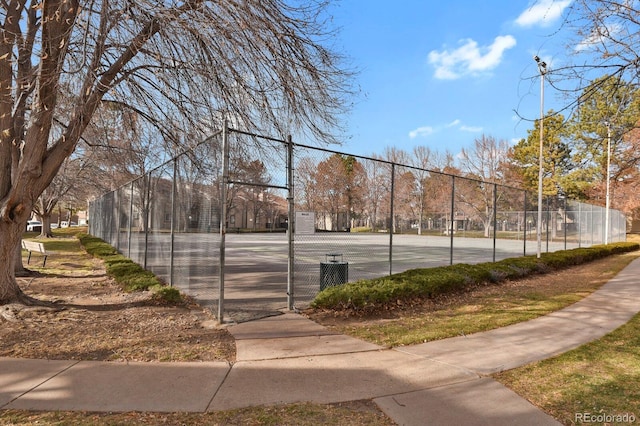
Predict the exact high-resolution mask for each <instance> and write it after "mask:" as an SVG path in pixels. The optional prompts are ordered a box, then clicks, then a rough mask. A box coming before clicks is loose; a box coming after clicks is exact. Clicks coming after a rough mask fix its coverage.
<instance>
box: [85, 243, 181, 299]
mask: <svg viewBox="0 0 640 426" xmlns="http://www.w3.org/2000/svg"><path fill="white" fill-rule="evenodd" d="M78 239H79V240H80V244H82V246H83V247H84V248H85V250H86V251H87V253H89V254H90V255H92V256H94V257H97V258H100V259H102V260H103V261H104V264H105V269H106V271H107V274H108V275H109V276H111V277H113V278H114V279H115V280H116V282H118V284H120V285H121V286H122V289H123V290H124V291H127V292H133V291H144V290H151V291H153V292H154V297H155V298H156V299H158V300H162V301H165V302H170V303H176V302H180V301H182V295H181V294H180V292H179V291H178V289H176V288H174V287H168V286H166V285H164V284H163V283H162V282H161V281H160V280H159V279H158V278H157V277H156V276H155V275H154V274H153V273H152V272H149V271H147V270H145V269H144V268H143V267H142V266H140V265H138V264H137V263H135V262H134V261H132V260H131V259H129V258H127V257H125V256H123V255H121V254H120V253H118V251H117V250H116V249H115V248H113V247H112V246H111V245H110V244H108V243H106V242H104V241H103V240H101V239H100V238H97V237H93V236H91V235H88V234H83V233H81V234H78Z"/></svg>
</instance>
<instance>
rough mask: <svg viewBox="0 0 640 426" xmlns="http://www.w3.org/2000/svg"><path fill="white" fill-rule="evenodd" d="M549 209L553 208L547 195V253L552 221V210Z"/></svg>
mask: <svg viewBox="0 0 640 426" xmlns="http://www.w3.org/2000/svg"><path fill="white" fill-rule="evenodd" d="M549 210H551V206H550V203H549V196H547V215H546V216H547V225H546V226H545V229H546V231H547V250H546V252H547V253H549V222H551V212H550V211H549Z"/></svg>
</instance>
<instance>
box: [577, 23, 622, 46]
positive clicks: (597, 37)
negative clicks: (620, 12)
mask: <svg viewBox="0 0 640 426" xmlns="http://www.w3.org/2000/svg"><path fill="white" fill-rule="evenodd" d="M621 32H622V27H621V26H620V25H619V24H613V25H611V26H609V27H606V26H600V27H598V28H597V29H596V30H594V31H592V33H591V35H589V37H586V38H584V39H583V40H582V41H581V42H580V43H578V44H577V45H576V47H575V48H574V50H576V51H578V52H580V51H584V50H589V49H591V48H592V47H594V46H598V45H603V44H606V43H607V42H609V41H610V40H611V38H612V37H614V36H616V35H618V34H620V33H621Z"/></svg>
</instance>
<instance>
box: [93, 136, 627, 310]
mask: <svg viewBox="0 0 640 426" xmlns="http://www.w3.org/2000/svg"><path fill="white" fill-rule="evenodd" d="M223 200H224V202H223ZM542 212H543V214H542V222H541V223H537V222H538V205H537V194H534V193H529V192H526V191H523V190H521V189H517V188H513V187H509V186H504V185H498V184H495V183H489V182H483V181H480V180H477V179H469V178H464V177H460V176H454V175H450V174H446V173H440V172H437V171H432V170H428V169H425V168H420V167H414V166H410V165H403V164H397V163H394V162H391V161H385V160H382V159H376V158H368V157H362V156H356V155H351V154H347V153H342V152H338V151H333V150H328V149H322V148H318V147H311V146H305V145H301V144H294V143H292V142H291V141H287V140H280V139H277V138H270V137H266V136H261V135H256V134H251V133H247V132H243V131H239V130H235V129H225V130H224V131H223V132H220V133H218V134H216V135H214V136H212V137H210V138H208V139H207V140H206V141H205V142H203V143H201V144H200V145H198V147H197V148H195V149H194V150H191V151H188V152H186V153H184V154H182V155H180V156H178V157H176V158H175V159H173V160H171V161H169V162H167V163H166V164H164V165H163V166H161V167H158V168H157V169H155V170H153V171H152V172H150V173H148V174H147V175H145V176H144V177H141V178H139V179H137V180H135V181H133V182H131V183H129V184H127V185H125V186H123V187H122V188H120V189H118V190H116V191H113V192H111V193H109V194H105V195H104V196H103V197H101V198H100V199H98V200H95V201H93V202H92V203H91V204H90V232H91V233H92V234H93V235H95V236H98V237H100V238H102V239H104V240H105V241H107V242H109V243H111V244H112V245H114V246H115V247H116V248H117V249H118V250H119V251H120V252H122V253H123V254H125V255H127V256H128V257H130V258H131V259H133V260H135V261H136V262H138V263H139V264H141V265H143V266H144V267H145V268H148V269H149V270H151V271H153V272H154V273H156V274H157V275H158V276H159V277H160V278H162V279H163V280H165V281H166V282H167V283H169V284H171V285H175V286H177V287H178V288H179V289H180V290H182V291H184V292H186V293H187V294H190V295H192V296H194V297H195V298H196V299H197V300H198V301H199V302H200V303H201V304H202V305H204V306H206V307H210V308H211V309H213V310H214V311H215V310H216V309H217V314H218V317H219V319H220V320H222V318H223V314H224V313H225V312H226V313H227V314H228V315H229V316H231V317H232V318H233V319H234V320H244V319H248V318H251V317H256V316H263V315H266V314H269V313H270V312H273V311H277V310H281V309H283V308H288V309H293V308H294V307H305V306H306V305H308V303H309V302H310V301H311V300H312V299H313V298H314V297H315V295H316V294H317V293H318V292H319V291H320V290H321V289H323V288H325V287H327V286H332V285H339V284H342V283H345V282H351V281H357V280H360V279H367V278H374V277H379V276H384V275H388V274H393V273H397V272H401V271H404V270H407V269H413V268H425V267H433V266H441V265H449V264H455V263H480V262H492V261H497V260H500V259H504V258H508V257H516V256H523V255H531V254H536V253H537V235H538V232H540V235H541V251H542V252H549V251H556V250H564V249H570V248H575V247H584V246H590V245H594V244H602V243H608V242H616V241H624V240H625V238H626V219H625V217H624V215H623V214H622V213H621V212H620V211H617V210H612V209H610V210H609V211H608V212H607V211H606V209H604V208H602V207H598V206H594V205H590V204H585V203H580V202H577V201H572V200H567V199H565V198H561V197H545V198H544V199H543V206H542ZM607 222H608V225H607V226H605V224H606V223H607ZM290 229H291V230H292V231H293V232H288V231H289V230H290ZM248 312H249V314H247V313H248Z"/></svg>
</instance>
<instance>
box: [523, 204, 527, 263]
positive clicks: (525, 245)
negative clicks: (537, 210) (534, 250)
mask: <svg viewBox="0 0 640 426" xmlns="http://www.w3.org/2000/svg"><path fill="white" fill-rule="evenodd" d="M523 192H524V218H523V219H522V227H523V228H524V234H523V236H524V238H523V239H522V243H523V247H522V255H523V256H526V255H527V191H523Z"/></svg>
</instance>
